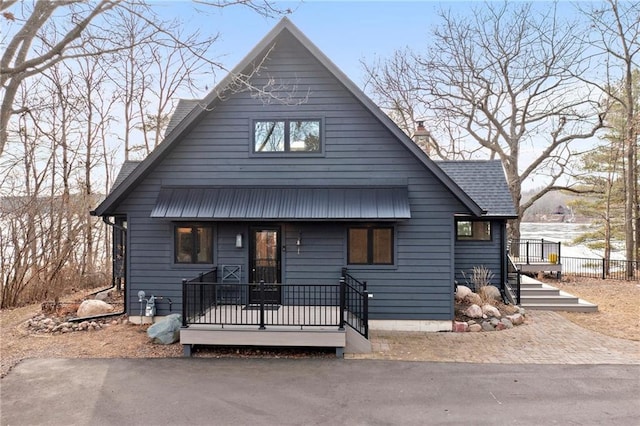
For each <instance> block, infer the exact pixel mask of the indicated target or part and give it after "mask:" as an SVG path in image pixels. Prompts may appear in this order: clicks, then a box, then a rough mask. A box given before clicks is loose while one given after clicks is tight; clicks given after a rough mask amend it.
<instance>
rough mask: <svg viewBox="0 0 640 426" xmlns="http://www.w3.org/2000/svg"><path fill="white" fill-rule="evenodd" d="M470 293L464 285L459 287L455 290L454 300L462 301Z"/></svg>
mask: <svg viewBox="0 0 640 426" xmlns="http://www.w3.org/2000/svg"><path fill="white" fill-rule="evenodd" d="M471 293H472V291H471V289H470V288H469V287H467V286H466V285H459V286H458V287H457V288H456V300H464V298H465V297H467V296H468V295H470V294H471Z"/></svg>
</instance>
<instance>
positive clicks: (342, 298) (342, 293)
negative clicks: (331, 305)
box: [340, 276, 347, 330]
mask: <svg viewBox="0 0 640 426" xmlns="http://www.w3.org/2000/svg"><path fill="white" fill-rule="evenodd" d="M346 292H347V285H346V283H345V279H344V276H342V277H340V330H344V311H345V309H346Z"/></svg>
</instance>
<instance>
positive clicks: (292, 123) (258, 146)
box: [253, 120, 320, 153]
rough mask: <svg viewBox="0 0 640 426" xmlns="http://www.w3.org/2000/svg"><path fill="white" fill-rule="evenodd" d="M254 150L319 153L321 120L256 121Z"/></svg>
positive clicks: (263, 151)
mask: <svg viewBox="0 0 640 426" xmlns="http://www.w3.org/2000/svg"><path fill="white" fill-rule="evenodd" d="M253 151H254V152H256V153H277V152H287V153H288V152H308V153H319V152H320V120H258V121H254V126H253Z"/></svg>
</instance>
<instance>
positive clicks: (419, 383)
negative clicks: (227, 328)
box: [0, 358, 640, 425]
mask: <svg viewBox="0 0 640 426" xmlns="http://www.w3.org/2000/svg"><path fill="white" fill-rule="evenodd" d="M639 377H640V366H632V365H618V366H613V365H600V366H585V365H573V366H572V365H569V366H566V365H496V364H471V363H463V364H456V363H422V362H398V361H375V360H337V359H336V360H333V359H297V360H282V359H248V360H247V359H215V358H201V359H198V358H192V359H186V358H185V359H108V360H107V359H105V360H99V359H72V360H67V359H48V360H47V359H39V360H28V361H24V362H22V363H21V364H19V365H18V366H17V367H16V368H15V369H14V370H13V371H12V372H11V373H10V374H9V375H8V376H7V377H5V378H4V379H2V380H1V381H0V385H1V389H2V395H1V407H0V408H1V413H2V414H1V421H0V423H1V424H2V425H45V424H46V425H68V424H73V425H180V424H189V425H245V424H250V425H256V424H260V425H276V424H277V425H281V424H331V425H334V424H380V425H383V424H416V425H417V424H462V423H468V424H487V425H489V424H491V425H496V424H498V425H499V424H531V425H534V424H535V425H538V424H551V423H558V424H569V423H572V424H637V423H635V422H637V420H638V418H640V404H638V395H639V394H640V383H639V379H638V378H639Z"/></svg>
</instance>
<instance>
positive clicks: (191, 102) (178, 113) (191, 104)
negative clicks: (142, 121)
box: [164, 99, 202, 137]
mask: <svg viewBox="0 0 640 426" xmlns="http://www.w3.org/2000/svg"><path fill="white" fill-rule="evenodd" d="M201 102H202V99H178V104H177V105H176V108H175V109H174V110H173V114H171V118H170V119H169V124H167V128H166V129H165V131H164V135H165V137H166V136H167V135H168V134H169V133H171V131H172V130H173V129H175V128H176V126H177V125H178V124H179V123H180V122H181V121H182V120H184V118H185V117H186V116H187V115H188V114H189V113H190V112H191V110H192V109H194V108H195V107H196V105H198V104H200V103H201Z"/></svg>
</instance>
